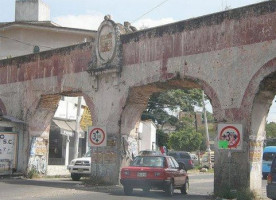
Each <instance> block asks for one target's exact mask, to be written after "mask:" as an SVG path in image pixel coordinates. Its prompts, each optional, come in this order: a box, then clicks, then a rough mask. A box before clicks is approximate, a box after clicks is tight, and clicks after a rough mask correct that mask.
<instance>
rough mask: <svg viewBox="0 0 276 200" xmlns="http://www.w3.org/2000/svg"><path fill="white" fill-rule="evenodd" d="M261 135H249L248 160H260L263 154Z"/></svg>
mask: <svg viewBox="0 0 276 200" xmlns="http://www.w3.org/2000/svg"><path fill="white" fill-rule="evenodd" d="M263 141H264V138H263V137H257V136H254V135H252V136H250V137H249V146H250V154H249V159H250V162H260V161H261V159H262V156H263Z"/></svg>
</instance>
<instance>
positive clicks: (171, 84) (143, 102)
mask: <svg viewBox="0 0 276 200" xmlns="http://www.w3.org/2000/svg"><path fill="white" fill-rule="evenodd" d="M187 88H188V89H193V88H201V89H203V90H204V92H205V94H206V95H207V96H208V97H209V99H210V100H211V104H212V106H213V112H214V116H215V118H221V104H220V101H219V99H218V97H217V94H216V91H215V90H214V89H213V88H212V87H211V86H210V85H209V84H208V83H207V82H206V81H204V80H199V79H195V78H192V77H187V76H186V77H185V78H184V79H182V78H179V77H177V76H176V77H174V78H172V79H170V80H166V81H164V82H155V83H150V84H147V85H142V86H136V87H132V88H130V91H129V95H128V98H127V100H126V104H125V107H124V109H123V111H122V115H121V134H122V136H123V137H125V138H128V136H130V135H131V136H135V134H137V128H138V125H139V122H140V117H141V114H142V112H143V111H144V110H145V109H146V107H147V103H148V99H149V97H150V96H151V95H152V94H153V93H155V92H161V91H165V90H170V89H187ZM123 148H127V147H124V146H123ZM125 161H126V160H123V161H122V165H125V164H126V163H125Z"/></svg>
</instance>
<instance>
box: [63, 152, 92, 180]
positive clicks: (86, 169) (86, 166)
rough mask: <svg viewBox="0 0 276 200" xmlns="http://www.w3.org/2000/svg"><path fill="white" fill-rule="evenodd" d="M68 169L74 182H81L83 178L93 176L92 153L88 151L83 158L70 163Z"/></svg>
mask: <svg viewBox="0 0 276 200" xmlns="http://www.w3.org/2000/svg"><path fill="white" fill-rule="evenodd" d="M67 169H68V170H69V172H70V173H71V178H72V180H73V181H78V180H80V178H81V177H84V176H90V174H91V152H90V151H88V152H86V153H85V154H84V156H83V157H82V158H76V159H74V160H72V161H71V162H70V165H68V166H67Z"/></svg>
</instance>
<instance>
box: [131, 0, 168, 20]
mask: <svg viewBox="0 0 276 200" xmlns="http://www.w3.org/2000/svg"><path fill="white" fill-rule="evenodd" d="M167 1H169V0H165V1H162V2H161V3H159V4H158V5H157V6H155V7H153V8H152V9H150V10H149V11H147V12H146V13H144V14H143V15H141V16H140V17H138V18H136V19H135V20H133V21H132V22H131V23H134V22H136V21H137V20H139V19H141V18H142V17H144V16H145V15H147V14H149V13H150V12H152V11H153V10H154V9H156V8H158V7H160V6H161V5H162V4H164V3H166V2H167Z"/></svg>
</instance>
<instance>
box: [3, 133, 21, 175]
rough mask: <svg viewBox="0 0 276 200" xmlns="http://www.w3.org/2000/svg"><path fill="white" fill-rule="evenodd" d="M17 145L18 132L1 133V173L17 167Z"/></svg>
mask: <svg viewBox="0 0 276 200" xmlns="http://www.w3.org/2000/svg"><path fill="white" fill-rule="evenodd" d="M16 147H17V134H16V133H0V173H4V174H6V173H10V172H11V170H12V169H15V168H16V157H17V152H16V149H17V148H16Z"/></svg>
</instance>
